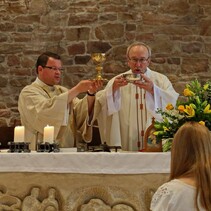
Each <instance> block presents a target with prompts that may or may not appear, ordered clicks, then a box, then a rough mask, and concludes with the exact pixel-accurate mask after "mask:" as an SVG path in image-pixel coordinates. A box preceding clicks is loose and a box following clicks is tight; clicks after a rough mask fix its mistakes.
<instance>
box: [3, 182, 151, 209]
mask: <svg viewBox="0 0 211 211" xmlns="http://www.w3.org/2000/svg"><path fill="white" fill-rule="evenodd" d="M154 191H155V190H154V189H149V188H147V187H146V186H142V187H141V188H140V190H139V191H138V192H139V194H138V195H137V194H136V195H135V194H134V193H133V192H131V191H130V190H126V189H124V188H120V187H117V186H101V185H99V186H90V187H80V188H77V189H73V190H71V191H70V192H69V191H68V192H67V197H65V200H64V199H63V198H62V195H61V194H60V192H59V190H58V189H56V188H53V187H49V188H48V189H47V190H46V189H45V191H44V190H42V189H41V187H37V186H31V187H30V189H29V190H28V191H27V194H24V196H22V197H16V196H13V195H11V194H8V193H7V191H6V188H5V187H4V186H0V210H10V211H64V210H65V211H79V210H80V211H89V210H93V211H123V210H124V211H139V210H140V208H141V210H147V207H149V203H150V199H151V195H152V194H153V192H154ZM142 200H143V201H142ZM144 202H145V203H146V204H147V207H146V204H145V205H144Z"/></svg>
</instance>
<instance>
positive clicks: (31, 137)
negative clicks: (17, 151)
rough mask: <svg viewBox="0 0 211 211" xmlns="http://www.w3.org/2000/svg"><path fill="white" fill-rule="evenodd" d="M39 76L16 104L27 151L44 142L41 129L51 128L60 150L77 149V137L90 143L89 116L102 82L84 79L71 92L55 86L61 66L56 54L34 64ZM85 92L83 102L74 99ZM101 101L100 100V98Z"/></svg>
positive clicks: (39, 59) (44, 57) (21, 94)
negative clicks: (28, 144)
mask: <svg viewBox="0 0 211 211" xmlns="http://www.w3.org/2000/svg"><path fill="white" fill-rule="evenodd" d="M36 68H37V73H38V77H37V78H36V80H35V81H34V82H33V83H32V84H30V85H28V86H26V87H24V88H23V90H22V91H21V93H20V96H19V101H18V109H19V112H20V117H21V123H22V125H24V126H25V141H27V142H30V143H31V144H30V148H31V149H32V150H35V149H36V144H37V143H38V142H42V141H43V131H44V127H46V126H47V125H49V126H54V139H55V141H57V142H58V143H59V146H60V147H73V146H76V137H77V134H80V135H81V139H83V140H84V141H86V142H90V141H91V139H92V127H91V125H90V124H89V123H91V120H92V116H93V114H94V111H93V107H94V103H95V92H96V91H97V90H98V89H99V88H100V87H101V86H102V84H100V83H101V82H96V81H90V80H83V81H80V82H79V83H78V84H77V85H76V86H75V87H73V88H72V89H67V88H65V87H63V86H60V85H58V84H59V82H60V80H61V71H62V63H61V58H60V56H59V55H57V54H54V53H51V52H46V53H43V54H42V55H40V57H39V58H38V60H37V64H36ZM83 92H87V93H88V95H87V96H85V97H84V98H83V99H78V98H77V97H76V96H77V95H78V94H79V93H83ZM101 100H102V98H101Z"/></svg>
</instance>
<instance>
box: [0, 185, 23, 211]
mask: <svg viewBox="0 0 211 211" xmlns="http://www.w3.org/2000/svg"><path fill="white" fill-rule="evenodd" d="M20 208H21V200H20V199H19V198H18V197H15V196H13V195H10V194H8V193H6V188H5V187H0V210H10V211H20Z"/></svg>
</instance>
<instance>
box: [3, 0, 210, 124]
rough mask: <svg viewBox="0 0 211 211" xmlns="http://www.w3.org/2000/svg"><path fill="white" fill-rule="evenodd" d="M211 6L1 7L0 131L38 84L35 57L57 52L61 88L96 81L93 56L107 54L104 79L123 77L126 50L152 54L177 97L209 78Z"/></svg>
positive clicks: (133, 0) (188, 1)
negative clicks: (135, 47)
mask: <svg viewBox="0 0 211 211" xmlns="http://www.w3.org/2000/svg"><path fill="white" fill-rule="evenodd" d="M210 23H211V1H210V0H162V1H161V0H115V1H113V0H0V88H1V89H0V126H2V125H13V124H14V121H15V120H17V122H19V113H18V110H17V100H18V95H19V93H20V90H21V89H22V88H23V87H24V86H25V85H27V84H29V83H31V81H33V80H34V78H35V68H34V64H35V61H36V59H37V57H38V55H39V54H40V53H42V52H43V51H46V50H51V51H54V52H56V53H59V54H60V55H61V56H62V58H63V62H64V67H65V71H64V74H63V80H62V84H63V85H64V86H67V87H72V86H74V85H75V84H76V83H77V82H79V81H80V80H82V79H87V78H92V77H94V75H95V74H96V72H95V68H94V65H93V63H92V62H91V60H90V54H91V53H93V52H105V53H106V54H107V60H106V62H105V64H104V75H105V76H104V77H106V78H108V79H109V78H111V77H112V76H114V75H116V74H118V73H121V72H124V71H126V70H127V69H128V68H127V65H126V62H125V50H126V47H127V46H128V45H129V44H130V43H132V42H134V41H143V42H145V43H147V44H149V45H150V46H151V47H152V53H153V57H152V63H151V68H152V69H154V70H156V71H158V72H162V73H164V74H166V75H167V76H168V77H169V79H170V80H171V81H172V83H173V85H174V87H175V89H176V90H177V91H178V92H180V93H181V92H182V90H183V88H184V85H185V84H186V83H187V82H188V81H190V80H191V79H194V78H198V79H199V80H200V81H205V80H206V79H207V78H209V79H210V78H211V67H210V66H211V25H210Z"/></svg>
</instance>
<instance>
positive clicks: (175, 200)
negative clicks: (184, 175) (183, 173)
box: [150, 179, 205, 211]
mask: <svg viewBox="0 0 211 211" xmlns="http://www.w3.org/2000/svg"><path fill="white" fill-rule="evenodd" d="M195 194H196V188H195V187H193V186H191V185H188V184H186V183H184V182H182V181H181V180H178V179H174V180H171V181H170V182H167V183H165V184H163V185H162V186H160V187H159V188H158V190H157V191H156V192H155V194H154V195H153V197H152V201H151V206H150V210H152V211H196V210H197V209H196V208H195V203H194V199H195ZM199 210H200V211H205V209H203V208H202V207H201V206H199Z"/></svg>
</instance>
